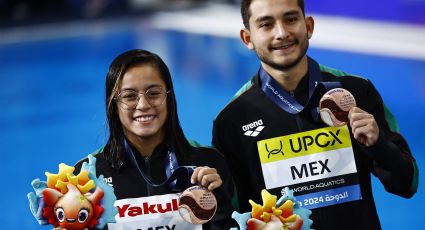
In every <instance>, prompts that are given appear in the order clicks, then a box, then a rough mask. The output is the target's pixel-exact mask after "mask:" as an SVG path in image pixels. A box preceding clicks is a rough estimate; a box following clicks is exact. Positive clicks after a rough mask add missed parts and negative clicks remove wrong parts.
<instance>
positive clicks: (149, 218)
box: [108, 194, 202, 230]
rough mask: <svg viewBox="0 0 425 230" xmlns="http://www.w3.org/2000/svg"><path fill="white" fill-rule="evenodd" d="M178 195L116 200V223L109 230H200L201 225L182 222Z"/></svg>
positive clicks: (110, 225) (109, 226)
mask: <svg viewBox="0 0 425 230" xmlns="http://www.w3.org/2000/svg"><path fill="white" fill-rule="evenodd" d="M178 199H179V194H166V195H159V196H150V197H141V198H132V199H123V200H117V201H116V202H115V206H116V207H117V208H118V214H117V215H116V216H115V220H116V222H117V223H115V224H108V228H109V229H111V230H156V229H162V230H180V229H189V230H201V229H202V225H194V224H191V223H188V222H186V221H184V220H183V219H182V218H181V216H180V214H179V211H178Z"/></svg>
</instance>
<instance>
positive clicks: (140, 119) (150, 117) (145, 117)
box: [136, 115, 154, 122]
mask: <svg viewBox="0 0 425 230" xmlns="http://www.w3.org/2000/svg"><path fill="white" fill-rule="evenodd" d="M153 118H154V116H152V115H151V116H141V117H137V118H136V121H141V122H143V121H151V120H153Z"/></svg>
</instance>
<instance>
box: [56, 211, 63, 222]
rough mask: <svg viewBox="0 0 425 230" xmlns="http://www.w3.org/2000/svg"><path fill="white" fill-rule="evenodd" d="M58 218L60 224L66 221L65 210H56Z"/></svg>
mask: <svg viewBox="0 0 425 230" xmlns="http://www.w3.org/2000/svg"><path fill="white" fill-rule="evenodd" d="M56 217H57V218H58V220H59V222H63V221H64V220H65V212H64V211H63V208H57V209H56Z"/></svg>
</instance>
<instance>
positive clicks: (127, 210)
mask: <svg viewBox="0 0 425 230" xmlns="http://www.w3.org/2000/svg"><path fill="white" fill-rule="evenodd" d="M117 208H118V215H119V217H120V218H123V217H136V216H140V215H150V214H157V213H166V212H173V211H178V210H179V207H178V200H177V199H172V200H171V202H167V203H149V202H143V203H141V204H140V205H131V204H125V205H121V206H120V205H119V206H117Z"/></svg>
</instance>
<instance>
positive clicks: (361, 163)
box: [213, 66, 417, 230]
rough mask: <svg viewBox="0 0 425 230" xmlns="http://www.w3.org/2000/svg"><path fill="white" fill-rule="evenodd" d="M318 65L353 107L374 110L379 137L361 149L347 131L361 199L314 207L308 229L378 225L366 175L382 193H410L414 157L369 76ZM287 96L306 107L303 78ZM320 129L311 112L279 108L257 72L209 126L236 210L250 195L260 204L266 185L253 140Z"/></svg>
mask: <svg viewBox="0 0 425 230" xmlns="http://www.w3.org/2000/svg"><path fill="white" fill-rule="evenodd" d="M320 69H321V74H322V77H323V81H331V82H334V81H339V82H340V83H341V85H342V87H343V88H345V89H347V90H348V91H350V92H351V93H352V94H353V95H354V97H355V99H356V101H357V107H359V108H361V109H363V110H365V111H367V112H369V113H371V114H373V116H374V117H375V119H376V121H377V123H378V125H379V128H380V135H379V140H378V142H377V144H376V145H375V146H373V147H365V146H362V145H361V144H359V143H358V142H357V141H356V140H355V139H354V138H353V136H352V134H351V132H350V135H351V142H352V145H353V146H352V148H353V152H354V158H355V163H356V165H357V177H358V180H359V184H360V187H361V196H362V199H361V200H358V201H352V202H347V203H343V204H338V205H332V206H326V207H321V208H316V209H313V210H312V211H313V213H312V216H311V219H312V220H313V226H312V228H314V229H326V230H329V229H380V228H381V227H380V223H379V219H378V215H377V212H376V208H375V203H374V199H373V195H372V188H371V177H370V175H371V173H373V174H374V175H375V176H377V177H378V178H379V180H380V181H381V182H382V184H383V185H384V186H385V189H386V190H387V191H389V192H391V193H394V194H396V195H399V196H403V197H411V196H412V195H413V194H414V193H415V192H416V189H417V183H415V182H414V179H417V168H416V167H417V166H416V163H415V160H414V159H413V157H412V155H411V154H410V150H409V147H408V145H407V143H406V141H405V140H404V139H403V137H402V136H401V135H400V134H399V133H397V132H396V131H394V128H395V126H393V127H390V125H396V124H395V123H391V122H389V119H391V116H392V115H391V113H389V111H388V110H386V108H385V106H384V104H383V101H382V99H381V96H380V95H379V93H378V92H377V90H376V89H375V88H374V86H373V85H372V83H371V82H370V81H369V80H367V79H363V78H359V77H353V76H349V75H347V74H346V73H344V72H341V71H337V70H333V69H330V68H327V67H324V66H320ZM290 94H291V95H293V96H294V97H295V99H296V100H297V101H298V102H300V103H301V104H303V105H305V104H306V103H307V101H308V76H306V77H304V78H303V79H302V80H301V82H300V83H299V85H298V86H297V88H296V90H295V91H294V92H290ZM259 120H261V123H262V126H264V128H263V130H260V132H259V133H257V134H258V135H257V134H256V135H257V136H255V135H251V136H247V135H244V133H245V131H246V130H247V129H249V128H250V127H254V126H255V125H251V126H249V125H248V126H246V125H247V124H253V122H255V121H259ZM257 123H258V122H257ZM254 124H255V123H254ZM244 126H245V127H244ZM257 126H258V124H257ZM322 127H325V124H324V123H322V122H320V121H318V122H316V121H314V119H313V118H312V116H311V114H310V113H307V112H302V113H300V114H297V115H293V114H289V113H287V112H285V111H284V110H282V109H281V108H279V107H278V106H277V105H276V104H274V103H273V102H272V101H271V100H270V99H269V98H268V97H267V96H266V95H265V93H264V92H263V91H262V90H261V88H260V86H259V77H258V76H254V77H253V78H252V80H251V81H250V82H248V83H247V84H246V85H245V86H243V87H242V89H241V90H240V91H239V92H238V93H237V95H236V96H235V98H234V100H233V101H231V102H230V103H229V104H228V105H227V106H226V107H225V108H224V109H223V110H222V111H221V112H220V114H219V115H218V116H217V118H216V120H215V121H214V130H213V145H214V146H215V147H216V148H217V149H219V151H220V152H222V153H223V154H224V155H225V158H226V160H227V163H228V165H229V168H230V169H231V172H232V174H233V179H234V181H235V185H236V189H237V194H238V199H239V206H240V209H241V210H240V211H241V212H248V211H251V205H250V204H249V203H248V200H249V199H252V200H254V201H255V202H257V203H261V195H260V191H261V189H263V188H265V187H266V186H265V181H264V178H263V172H262V168H261V163H260V159H259V153H258V149H257V143H258V141H261V140H265V139H270V138H274V137H281V136H285V135H290V134H295V133H300V132H304V131H309V130H315V129H318V128H322ZM350 130H351V129H350ZM416 182H417V181H416ZM280 190H281V188H279V189H272V190H271V192H272V193H274V194H275V195H277V196H278V197H280Z"/></svg>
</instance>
